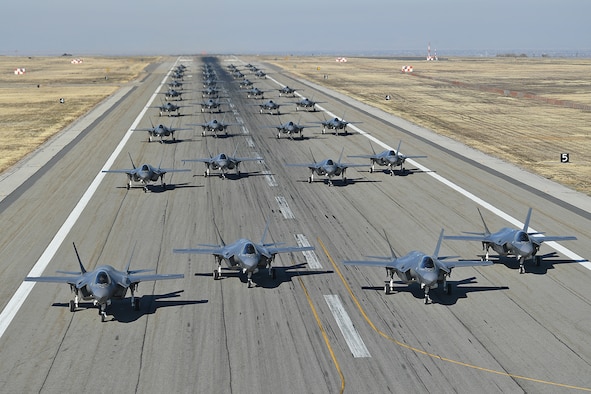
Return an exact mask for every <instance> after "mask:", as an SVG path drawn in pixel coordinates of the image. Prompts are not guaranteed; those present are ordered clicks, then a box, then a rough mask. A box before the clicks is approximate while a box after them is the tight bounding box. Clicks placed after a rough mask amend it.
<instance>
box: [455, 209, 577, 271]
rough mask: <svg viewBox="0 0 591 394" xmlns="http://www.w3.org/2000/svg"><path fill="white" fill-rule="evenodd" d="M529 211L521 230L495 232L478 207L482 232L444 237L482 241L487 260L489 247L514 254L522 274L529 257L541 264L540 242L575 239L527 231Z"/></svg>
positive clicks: (503, 253)
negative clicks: (490, 228) (482, 227)
mask: <svg viewBox="0 0 591 394" xmlns="http://www.w3.org/2000/svg"><path fill="white" fill-rule="evenodd" d="M531 211H532V209H531V208H530V209H529V210H528V211H527V217H526V218H525V223H524V224H523V228H522V229H521V230H517V229H512V228H508V227H503V228H502V229H500V230H499V231H497V232H496V233H491V232H490V230H489V229H488V226H487V225H486V222H485V221H484V217H483V216H482V212H480V209H478V214H479V215H480V219H482V223H483V224H484V233H473V232H465V234H472V235H448V236H446V237H445V239H456V240H465V241H480V242H482V249H483V250H485V251H486V255H485V260H488V257H489V256H488V250H489V249H490V248H492V249H493V250H494V251H495V252H497V253H498V254H499V255H500V256H515V257H516V258H517V260H519V273H520V274H523V273H524V272H525V268H524V263H525V260H527V259H530V258H531V259H533V260H534V264H535V265H536V266H539V265H540V264H541V262H542V256H537V255H536V253H537V252H538V250H539V249H540V246H541V245H542V242H544V241H573V240H576V239H577V237H574V236H547V235H544V234H543V233H537V232H528V231H527V229H528V228H529V220H530V218H531Z"/></svg>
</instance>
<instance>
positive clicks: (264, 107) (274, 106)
mask: <svg viewBox="0 0 591 394" xmlns="http://www.w3.org/2000/svg"><path fill="white" fill-rule="evenodd" d="M256 105H258V106H259V107H261V109H260V111H259V112H260V113H261V114H262V113H263V112H265V111H269V113H270V114H273V111H275V114H277V115H279V107H281V104H278V103H276V102H275V101H273V100H268V101H265V102H264V103H262V104H256Z"/></svg>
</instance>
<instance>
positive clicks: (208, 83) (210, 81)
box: [203, 78, 219, 88]
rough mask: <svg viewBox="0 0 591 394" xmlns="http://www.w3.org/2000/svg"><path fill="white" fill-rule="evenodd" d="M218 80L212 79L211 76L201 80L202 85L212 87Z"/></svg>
mask: <svg viewBox="0 0 591 394" xmlns="http://www.w3.org/2000/svg"><path fill="white" fill-rule="evenodd" d="M218 82H219V81H218V80H216V79H212V78H207V79H204V80H203V87H204V88H207V87H213V86H216V85H217V84H218Z"/></svg>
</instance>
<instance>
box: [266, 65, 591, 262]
mask: <svg viewBox="0 0 591 394" xmlns="http://www.w3.org/2000/svg"><path fill="white" fill-rule="evenodd" d="M268 78H269V79H270V80H272V81H273V82H275V83H276V84H278V85H279V86H283V84H281V83H279V82H278V81H276V80H275V79H273V78H270V77H268ZM296 94H297V95H298V96H300V97H303V96H302V95H300V94H298V93H297V92H296ZM316 107H317V108H318V109H320V110H321V111H324V112H326V113H327V114H328V116H330V117H332V118H336V117H337V116H336V115H335V114H333V113H332V112H330V111H328V110H327V109H326V108H323V107H321V106H320V105H316ZM347 127H349V128H350V129H353V130H355V131H356V132H358V133H359V134H361V135H363V136H364V137H366V138H367V139H369V140H371V141H373V142H375V143H376V144H378V145H380V146H381V147H383V148H384V149H388V150H395V149H394V148H392V147H391V146H389V145H388V144H386V143H384V142H382V141H380V140H378V139H377V138H375V137H374V136H372V135H370V134H368V133H366V132H365V131H363V130H361V129H360V128H359V127H357V126H355V125H352V124H350V125H347ZM406 161H407V162H408V163H410V164H412V165H413V166H416V167H417V168H419V169H420V170H421V171H423V172H425V173H426V174H428V175H429V176H431V177H433V178H434V179H436V180H438V181H439V182H441V183H443V184H444V185H446V186H448V187H450V188H451V189H453V190H455V191H457V192H458V193H460V194H462V195H464V196H465V197H468V198H469V199H470V200H472V201H474V202H475V203H476V204H478V205H480V206H482V207H483V208H486V209H488V210H489V211H491V212H492V213H494V214H495V215H497V216H499V217H501V218H503V219H505V220H506V221H508V222H509V223H511V224H513V225H514V226H517V227H519V228H523V223H521V222H520V221H519V220H517V219H515V218H514V217H512V216H510V215H508V214H506V213H505V212H503V211H501V210H500V209H498V208H497V207H495V206H493V205H491V204H489V203H488V202H486V201H484V200H483V199H481V198H480V197H477V196H475V195H474V194H472V193H470V192H469V191H467V190H465V189H463V188H461V187H460V186H458V185H456V184H455V183H453V182H451V181H449V180H447V179H445V178H444V177H442V176H440V175H438V174H436V173H435V172H433V171H431V170H430V169H429V168H427V167H425V166H423V165H421V164H419V163H418V162H416V161H414V160H412V159H406ZM529 231H531V232H538V231H537V230H535V229H533V228H531V227H529ZM544 243H545V244H546V245H548V246H549V247H551V248H552V249H554V250H555V251H557V252H559V253H562V254H563V255H565V256H566V257H568V258H569V259H571V260H573V261H576V262H578V263H579V264H580V265H582V266H583V267H585V268H587V269H588V270H591V262H590V261H589V260H587V259H586V258H584V257H582V256H579V255H578V254H576V253H575V252H573V251H572V250H570V249H567V248H565V247H564V246H562V245H561V244H559V243H558V242H555V241H548V242H544Z"/></svg>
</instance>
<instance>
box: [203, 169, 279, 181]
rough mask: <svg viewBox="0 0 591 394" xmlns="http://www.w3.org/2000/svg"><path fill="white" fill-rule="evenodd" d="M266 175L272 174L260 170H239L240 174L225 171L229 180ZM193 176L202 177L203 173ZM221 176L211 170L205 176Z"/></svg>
mask: <svg viewBox="0 0 591 394" xmlns="http://www.w3.org/2000/svg"><path fill="white" fill-rule="evenodd" d="M266 175H272V174H264V173H262V172H261V171H251V172H243V171H240V175H238V174H236V173H235V172H227V173H226V178H227V179H229V180H232V181H235V180H239V179H242V178H250V177H254V176H266ZM193 177H199V178H204V176H203V174H193ZM221 177H222V174H221V173H218V172H212V173H211V174H209V176H207V177H205V178H221Z"/></svg>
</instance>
